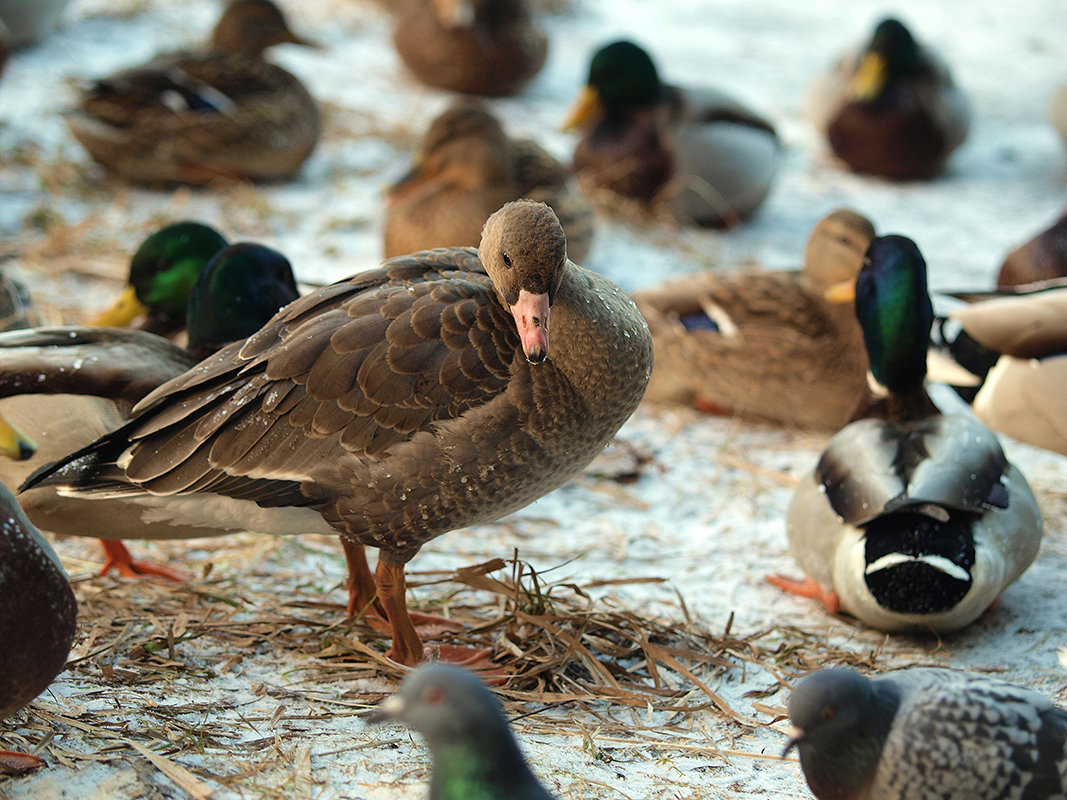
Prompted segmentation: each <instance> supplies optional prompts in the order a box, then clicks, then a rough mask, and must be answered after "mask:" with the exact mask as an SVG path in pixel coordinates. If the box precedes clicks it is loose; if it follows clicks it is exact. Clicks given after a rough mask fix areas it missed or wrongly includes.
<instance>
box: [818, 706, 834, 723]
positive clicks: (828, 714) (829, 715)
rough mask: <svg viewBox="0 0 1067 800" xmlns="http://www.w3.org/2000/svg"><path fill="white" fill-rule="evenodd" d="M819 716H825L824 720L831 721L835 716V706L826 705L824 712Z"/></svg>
mask: <svg viewBox="0 0 1067 800" xmlns="http://www.w3.org/2000/svg"><path fill="white" fill-rule="evenodd" d="M819 716H821V717H822V718H823V721H824V722H829V721H830V720H832V719H833V718H834V707H833V706H826V707H825V708H823V710H822V714H820V715H819Z"/></svg>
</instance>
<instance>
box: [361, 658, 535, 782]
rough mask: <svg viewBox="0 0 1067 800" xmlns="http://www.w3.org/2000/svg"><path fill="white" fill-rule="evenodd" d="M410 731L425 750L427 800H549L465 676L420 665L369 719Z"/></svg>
mask: <svg viewBox="0 0 1067 800" xmlns="http://www.w3.org/2000/svg"><path fill="white" fill-rule="evenodd" d="M370 719H371V721H372V722H381V721H383V720H387V719H394V720H398V721H400V722H403V723H405V724H407V725H409V726H410V727H412V728H414V729H415V730H416V731H418V732H419V733H420V734H422V736H423V738H425V739H426V744H427V746H428V747H429V748H430V759H431V762H432V777H431V779H430V800H554V798H553V797H552V795H550V794H549V793H548V791H547V790H546V789H545V787H544V786H542V785H541V783H540V781H538V780H537V778H536V777H534V774H533V773H532V772H531V771H530V768H529V766H528V765H527V764H526V760H525V759H524V758H523V756H522V752H521V751H520V750H519V745H518V742H516V741H515V736H514V734H512V732H511V729H510V728H509V727H508V724H507V721H506V720H505V719H504V714H503V712H502V711H501V709H500V704H499V703H497V701H496V698H495V697H494V696H493V693H492V692H490V691H489V689H488V688H487V687H486V685H485V684H484V683H482V681H481V680H480V679H479V678H478V677H477V676H476V675H475V674H474V673H473V672H471V671H470V670H466V669H463V668H462V667H457V666H454V665H451V664H444V663H435V664H424V665H423V666H421V667H419V668H418V669H416V670H414V671H412V672H411V673H410V674H409V675H408V676H407V677H406V678H404V680H403V681H402V682H401V684H400V690H399V691H398V692H397V693H396V694H394V695H393V696H392V697H389V698H387V699H386V700H385V701H384V702H382V703H381V705H379V706H378V708H377V709H376V710H375V712H374V713H373V714H372V715H371V717H370Z"/></svg>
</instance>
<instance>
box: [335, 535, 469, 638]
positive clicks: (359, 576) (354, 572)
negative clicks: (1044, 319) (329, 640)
mask: <svg viewBox="0 0 1067 800" xmlns="http://www.w3.org/2000/svg"><path fill="white" fill-rule="evenodd" d="M341 544H342V546H343V547H344V549H345V559H346V560H347V561H348V616H349V617H360V616H362V619H363V621H364V622H366V623H367V624H368V625H370V626H371V627H372V628H374V629H375V630H376V631H381V632H382V633H389V631H390V630H391V628H390V627H389V623H388V622H387V621H386V614H385V609H384V608H383V607H382V603H381V600H379V598H378V586H377V584H376V583H375V580H374V573H373V572H371V568H370V565H369V564H368V563H367V549H366V548H365V547H364V546H363V545H361V544H359V543H358V542H353V541H350V540H349V539H346V538H344V537H341ZM408 616H409V617H410V618H411V622H412V624H414V626H415V630H416V631H418V633H419V635H420V636H434V635H436V634H438V633H443V632H445V631H461V630H463V624H462V623H460V622H456V621H455V620H451V619H445V618H444V617H440V616H437V615H436V614H423V613H422V612H420V611H409V612H408Z"/></svg>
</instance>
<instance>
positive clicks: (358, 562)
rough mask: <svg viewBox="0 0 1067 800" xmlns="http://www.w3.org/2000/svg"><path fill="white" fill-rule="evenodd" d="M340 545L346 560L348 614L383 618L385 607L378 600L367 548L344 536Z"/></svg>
mask: <svg viewBox="0 0 1067 800" xmlns="http://www.w3.org/2000/svg"><path fill="white" fill-rule="evenodd" d="M341 546H342V547H344V549H345V560H346V561H347V562H348V616H350V617H356V616H359V615H360V614H365V615H367V616H368V617H373V616H377V617H379V618H381V619H385V609H383V608H382V604H381V603H380V602H378V587H377V585H376V584H375V583H374V573H373V572H371V571H370V564H368V563H367V548H365V547H364V546H363V545H361V544H360V543H359V542H354V541H352V540H351V539H349V538H348V537H346V536H342V537H341ZM368 621H369V620H368Z"/></svg>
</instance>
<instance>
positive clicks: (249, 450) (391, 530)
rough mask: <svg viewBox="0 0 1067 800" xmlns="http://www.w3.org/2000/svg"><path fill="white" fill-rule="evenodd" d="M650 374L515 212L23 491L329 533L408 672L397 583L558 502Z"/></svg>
mask: <svg viewBox="0 0 1067 800" xmlns="http://www.w3.org/2000/svg"><path fill="white" fill-rule="evenodd" d="M549 331H551V343H550V342H549V335H548V334H549ZM651 367H652V342H651V337H650V336H649V333H648V328H647V326H646V325H645V323H644V320H643V319H642V318H641V315H640V314H639V313H638V311H637V309H636V307H635V306H634V304H633V302H632V301H631V300H630V298H629V297H628V296H627V295H626V294H625V293H624V292H623V291H622V290H621V289H619V288H618V287H617V286H615V285H614V284H613V283H611V282H610V281H608V280H607V279H605V278H603V277H601V276H600V275H597V274H596V273H593V272H590V271H588V270H585V269H582V268H581V267H578V266H576V265H575V264H573V263H571V262H570V261H568V259H567V257H566V238H565V236H564V235H563V231H562V228H561V227H560V225H559V221H558V220H557V219H556V217H555V214H553V213H552V210H551V209H550V208H549V207H548V206H545V205H544V204H541V203H535V202H531V201H519V202H514V203H509V204H507V205H506V206H504V207H503V208H502V209H500V210H499V211H497V212H496V213H495V214H493V215H492V216H491V217H490V218H489V220H488V221H487V222H486V226H485V230H484V232H483V235H482V241H481V245H480V247H479V249H478V251H477V252H476V251H474V250H473V249H470V248H455V249H440V250H431V251H425V252H421V253H416V254H414V255H412V256H406V257H401V258H395V259H392V260H390V261H387V262H386V263H385V264H383V265H382V266H381V267H380V268H379V269H377V270H373V271H370V272H364V273H360V274H357V275H355V276H353V277H352V278H350V279H348V280H345V281H341V282H339V283H336V284H333V285H330V286H326V287H323V288H322V289H319V290H318V291H316V292H313V293H311V294H309V295H306V296H305V297H303V298H301V299H299V300H297V301H295V302H294V303H291V304H290V305H289V306H287V307H286V308H284V309H283V310H282V311H280V312H279V313H278V315H277V316H275V318H274V319H273V320H271V321H270V322H269V323H268V324H267V325H266V326H265V327H264V328H263V329H262V330H260V331H259V332H258V333H256V334H254V335H253V336H251V337H249V338H248V339H247V340H246V341H244V342H242V343H236V344H234V345H231V346H230V347H227V348H226V349H224V350H222V351H220V352H219V353H218V354H217V355H216V356H214V357H213V358H211V359H209V360H207V361H205V362H203V363H202V364H200V365H198V366H197V367H195V368H194V369H192V370H190V371H189V372H187V373H186V374H185V375H183V376H180V377H179V378H177V379H175V380H173V381H171V382H169V383H167V384H164V385H163V386H162V387H160V388H159V389H158V390H157V391H155V392H153V393H152V394H151V395H149V396H148V397H147V398H145V400H144V401H143V402H142V403H141V404H139V406H138V408H137V409H135V414H134V417H133V418H132V420H131V421H130V423H128V424H127V425H125V426H124V427H122V428H120V429H119V430H118V431H116V432H115V433H113V434H111V435H109V436H106V437H103V438H102V439H100V440H98V441H97V442H96V443H94V444H92V445H90V446H89V447H87V448H85V449H83V450H82V451H79V452H78V453H75V454H73V455H72V456H70V457H69V458H68V459H66V460H64V461H63V462H60V463H59V464H57V465H53V466H52V467H49V468H47V469H45V470H42V471H40V472H38V473H36V474H35V475H34V476H32V477H31V478H30V480H29V481H28V483H27V485H41V484H46V483H58V484H62V485H65V486H67V487H69V488H71V489H74V490H79V491H88V492H94V491H95V492H97V493H103V494H107V493H109V492H116V491H117V492H132V493H135V494H142V495H143V496H144V499H145V501H146V502H148V503H156V504H158V505H159V506H160V507H161V508H164V509H165V508H166V507H167V505H168V503H170V502H171V501H175V500H177V501H180V500H181V499H182V498H183V496H189V495H195V496H196V498H195V499H196V501H197V502H196V506H198V509H195V512H196V513H203V514H211V515H212V516H216V515H218V516H220V517H221V516H225V515H226V514H227V513H241V514H245V515H246V519H248V520H249V526H250V527H252V528H254V529H262V528H260V527H259V526H258V524H256V523H258V522H259V521H262V522H264V523H265V524H269V525H271V526H272V529H273V530H276V531H277V530H282V529H285V528H288V532H297V531H300V532H304V531H310V530H316V531H322V530H323V529H324V528H326V525H328V526H329V528H332V529H333V530H335V531H338V532H340V533H341V535H342V537H343V538H345V539H346V540H347V541H349V542H350V543H356V544H360V545H372V546H374V547H377V548H379V550H380V551H381V552H380V557H379V561H378V567H377V594H378V599H379V601H380V605H381V608H382V610H383V611H384V613H385V615H386V616H387V618H388V620H389V623H390V626H391V628H392V632H393V646H392V648H391V649H390V651H389V655H390V656H391V657H393V658H394V659H396V660H398V661H401V662H403V663H408V664H411V663H415V662H417V661H419V660H420V659H421V658H422V656H423V653H422V643H421V641H420V639H419V636H418V633H417V632H416V630H415V628H414V626H413V624H412V622H411V620H410V617H409V615H408V612H407V607H406V604H405V598H404V594H405V588H404V565H405V564H406V563H407V562H408V561H409V560H410V559H411V558H412V557H413V556H414V555H415V554H416V553H417V552H418V551H419V548H420V547H421V546H422V545H423V544H425V543H426V542H428V541H429V540H431V539H433V538H434V537H436V536H439V535H440V534H442V533H445V532H447V531H450V530H453V529H455V528H459V527H463V526H466V525H472V524H475V523H480V522H487V521H489V520H493V519H496V518H498V517H501V516H503V515H505V514H508V513H510V512H512V511H515V510H516V509H519V508H521V507H522V506H524V505H526V504H527V503H529V502H530V501H532V500H534V499H536V498H537V497H540V496H541V495H543V494H545V493H546V492H548V491H551V490H552V489H554V488H556V487H558V486H560V485H561V484H563V483H564V482H566V481H567V480H568V479H569V478H570V477H571V476H573V475H574V474H575V473H576V472H577V471H578V470H580V469H581V468H582V467H583V466H584V465H585V464H587V463H588V462H589V461H591V460H592V459H593V458H594V457H595V456H596V454H597V453H598V452H599V451H600V450H601V449H602V447H603V446H604V444H605V443H606V442H607V441H608V440H609V439H610V437H611V436H612V435H613V434H614V433H615V432H616V431H617V430H618V428H619V427H620V426H621V425H622V423H623V422H624V421H625V420H626V419H627V418H628V417H629V416H630V414H631V413H632V412H633V410H634V409H635V408H636V406H637V404H638V403H639V402H640V400H641V396H642V395H643V394H644V391H645V386H646V384H647V382H648V376H649V373H650V371H651ZM257 505H258V506H259V507H260V508H259V509H257V508H256V506H257ZM227 506H228V510H226V509H225V507H227ZM261 509H266V511H262V512H261ZM309 512H313V513H309ZM181 513H194V510H190V508H189V504H188V503H186V504H185V505H184V508H183V510H182V512H181ZM323 521H325V523H326V525H323ZM301 526H302V527H301ZM365 590H366V591H373V588H372V587H370V586H367V587H365ZM368 602H370V598H368Z"/></svg>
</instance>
